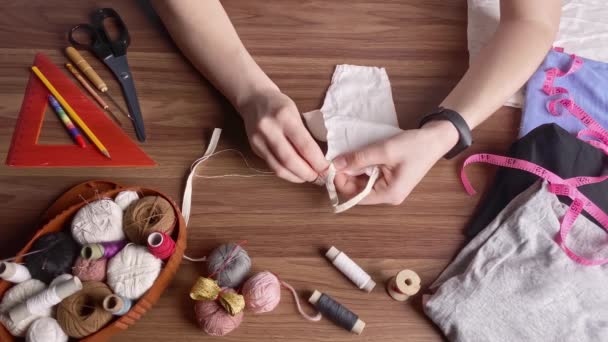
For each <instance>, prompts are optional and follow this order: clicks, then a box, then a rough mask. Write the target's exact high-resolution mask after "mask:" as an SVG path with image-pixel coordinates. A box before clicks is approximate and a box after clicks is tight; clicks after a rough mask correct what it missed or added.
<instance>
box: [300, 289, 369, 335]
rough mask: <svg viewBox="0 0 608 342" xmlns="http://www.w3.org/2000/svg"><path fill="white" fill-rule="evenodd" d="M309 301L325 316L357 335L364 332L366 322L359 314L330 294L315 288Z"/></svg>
mask: <svg viewBox="0 0 608 342" xmlns="http://www.w3.org/2000/svg"><path fill="white" fill-rule="evenodd" d="M308 302H309V303H310V304H312V305H314V306H315V307H316V308H317V310H319V311H320V312H321V314H323V316H325V317H327V318H329V319H330V320H332V321H333V322H334V323H336V324H337V325H339V326H341V327H343V328H344V329H346V330H348V331H350V332H353V333H355V334H357V335H360V334H361V333H362V332H363V329H364V328H365V322H363V321H362V320H361V319H359V316H357V315H356V314H355V313H354V312H352V311H350V310H349V309H348V308H347V307H345V306H344V305H342V304H340V303H338V302H337V301H336V300H335V299H333V298H331V297H330V296H328V295H326V294H324V293H321V292H319V291H317V290H315V292H313V294H312V296H310V298H309V299H308Z"/></svg>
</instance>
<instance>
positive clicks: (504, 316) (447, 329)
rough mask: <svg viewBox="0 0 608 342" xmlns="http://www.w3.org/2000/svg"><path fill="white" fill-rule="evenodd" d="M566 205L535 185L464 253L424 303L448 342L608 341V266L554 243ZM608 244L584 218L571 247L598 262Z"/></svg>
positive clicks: (543, 186)
mask: <svg viewBox="0 0 608 342" xmlns="http://www.w3.org/2000/svg"><path fill="white" fill-rule="evenodd" d="M567 208H568V207H567V206H566V205H564V204H562V203H560V202H559V200H558V199H557V197H556V196H555V195H554V194H551V193H549V192H548V191H547V188H546V184H545V183H540V182H539V183H536V184H535V185H533V186H532V187H531V188H529V189H528V190H526V191H525V192H523V193H521V194H520V195H519V196H518V197H516V198H515V199H514V200H513V201H512V202H511V203H510V204H509V205H508V206H507V207H506V208H505V209H504V210H503V211H502V212H501V213H500V215H498V217H496V219H495V220H494V221H493V222H492V223H491V224H490V225H489V226H488V227H487V228H486V229H485V230H483V231H482V232H481V233H480V234H479V235H477V237H475V239H473V240H472V241H471V242H470V243H469V244H468V245H467V246H466V247H465V248H464V249H463V250H462V251H461V253H460V254H459V255H458V256H457V257H456V259H455V260H454V262H453V263H452V264H450V265H449V266H448V267H447V268H446V269H445V271H444V272H443V273H442V274H441V275H440V276H439V278H438V279H437V280H436V281H435V283H434V284H433V285H432V286H431V290H432V291H435V293H434V294H433V295H432V296H431V297H430V299H429V300H428V301H427V302H426V303H425V306H424V309H425V312H426V314H427V315H428V316H429V317H430V318H431V319H432V320H433V321H434V322H435V323H436V324H437V325H438V326H439V327H440V328H441V330H442V331H443V333H444V334H445V335H446V336H447V337H448V339H449V340H451V341H509V342H514V341H594V342H597V341H608V264H607V265H602V266H584V265H581V264H578V263H576V262H574V261H573V260H572V259H570V258H569V257H568V256H567V255H566V254H565V253H564V251H563V250H562V249H561V248H560V247H559V245H558V244H557V243H556V242H555V237H556V234H558V232H559V227H560V219H561V217H562V216H563V215H564V213H565V212H566V210H567ZM607 241H608V234H607V233H606V231H604V230H601V229H597V227H596V226H595V225H594V224H593V223H592V222H591V221H589V220H588V219H587V218H585V217H584V216H582V215H581V216H579V217H578V218H577V220H576V222H575V224H574V227H573V228H572V231H571V233H570V236H569V237H568V246H569V247H570V248H571V249H573V250H575V251H576V252H577V253H578V254H579V255H582V256H585V257H589V258H600V257H606V255H608V250H607V248H606V246H607Z"/></svg>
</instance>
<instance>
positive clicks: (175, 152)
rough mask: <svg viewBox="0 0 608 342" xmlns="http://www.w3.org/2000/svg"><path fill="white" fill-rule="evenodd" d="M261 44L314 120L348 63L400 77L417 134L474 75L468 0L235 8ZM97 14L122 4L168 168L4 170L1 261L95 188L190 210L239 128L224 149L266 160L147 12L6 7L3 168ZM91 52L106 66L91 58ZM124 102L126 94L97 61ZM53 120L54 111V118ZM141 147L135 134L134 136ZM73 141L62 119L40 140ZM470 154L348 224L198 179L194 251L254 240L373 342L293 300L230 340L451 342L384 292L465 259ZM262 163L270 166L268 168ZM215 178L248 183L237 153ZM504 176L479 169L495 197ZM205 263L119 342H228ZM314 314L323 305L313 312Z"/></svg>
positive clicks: (497, 133)
mask: <svg viewBox="0 0 608 342" xmlns="http://www.w3.org/2000/svg"><path fill="white" fill-rule="evenodd" d="M223 3H224V6H225V7H226V10H227V11H228V13H229V15H230V17H231V18H232V20H233V22H234V24H235V26H236V28H237V31H238V32H239V33H240V36H241V38H242V40H243V41H244V43H245V45H246V46H247V48H248V49H249V51H250V52H251V54H252V55H253V56H254V58H255V59H256V60H257V62H258V63H259V64H260V65H261V66H262V68H263V69H264V70H265V71H266V72H267V73H268V74H269V75H270V77H271V78H272V79H273V80H274V81H275V82H276V83H277V84H278V85H279V86H280V87H281V89H282V90H283V91H284V92H285V93H286V94H288V95H290V96H291V97H292V98H293V99H294V101H295V102H296V103H297V105H298V107H299V109H300V110H301V111H302V112H305V111H309V110H312V109H316V108H318V107H319V106H320V105H321V103H322V100H323V97H324V93H325V91H326V89H327V86H328V84H329V81H330V77H331V75H332V72H333V68H334V66H335V65H336V64H343V63H348V64H358V65H374V66H383V67H386V68H387V71H388V74H389V77H390V80H391V82H392V87H393V98H394V100H395V105H396V108H397V112H398V115H399V120H400V123H401V125H402V127H404V128H409V127H413V126H414V125H415V123H416V121H417V119H418V118H419V117H420V115H421V114H423V113H424V112H425V111H427V110H429V109H431V108H432V107H433V106H435V105H437V104H438V103H439V102H440V101H441V100H442V98H443V97H444V96H445V95H446V94H447V93H448V92H449V90H450V89H451V88H452V87H453V86H454V84H455V83H456V82H457V81H458V79H459V78H460V76H461V75H462V74H463V73H464V72H465V70H466V67H467V65H468V62H467V60H468V54H467V49H466V1H465V0H450V1H447V0H432V1H416V0H383V1H372V0H356V1H353V0H332V1H324V0H308V1H298V0H266V1H248V0H225V1H223ZM97 7H113V8H115V9H116V10H117V11H118V12H119V13H120V14H121V16H122V18H123V20H124V21H125V22H126V24H127V26H128V28H129V31H130V34H131V40H132V43H131V46H130V48H129V51H128V57H129V63H130V66H131V70H132V72H133V76H134V79H135V83H136V86H137V91H138V95H139V101H140V104H141V107H142V112H143V113H144V118H145V123H146V128H147V132H148V142H146V143H145V144H143V145H141V146H142V148H143V149H144V150H145V151H146V153H148V155H150V156H151V157H152V158H153V159H154V160H155V161H156V162H157V163H158V166H157V167H155V168H147V169H129V168H116V169H109V168H90V169H88V168H87V169H76V168H71V169H70V168H50V169H43V168H38V169H36V168H11V167H7V166H5V165H2V166H0V202H1V203H2V205H1V206H0V217H2V220H1V222H0V233H1V234H2V238H0V244H1V247H0V257H2V258H4V257H9V256H11V255H14V253H15V252H16V251H17V250H18V249H19V248H20V247H21V246H23V244H24V243H25V242H26V241H27V240H29V238H30V237H31V236H32V234H33V233H34V231H35V230H36V229H37V217H38V216H39V215H40V214H41V213H42V212H43V211H44V209H45V208H46V207H47V206H49V205H50V204H51V203H52V201H53V200H54V199H55V198H56V197H57V196H58V195H60V194H61V193H62V192H63V191H65V190H66V189H68V188H69V187H71V186H72V185H74V184H76V183H78V182H82V181H85V180H91V179H111V180H114V181H117V182H120V183H123V184H137V185H142V186H146V187H152V188H156V189H158V190H160V191H162V192H165V193H167V194H168V195H170V196H172V197H173V198H175V199H176V200H177V201H178V202H179V201H180V200H181V194H182V187H183V185H184V181H185V175H186V172H187V170H188V168H189V166H190V163H191V162H192V161H193V160H194V159H195V158H197V157H199V156H200V155H201V154H202V153H203V151H204V148H205V146H206V142H207V140H208V138H209V136H210V133H211V130H212V128H213V127H220V126H221V127H223V128H224V134H223V136H222V139H221V144H220V148H236V149H239V150H241V151H244V152H245V153H246V155H247V156H248V158H250V159H253V155H252V153H251V152H250V150H249V148H248V145H247V143H246V139H245V133H244V130H243V128H242V124H241V123H240V121H239V118H238V116H237V114H236V113H235V111H234V110H233V109H232V108H231V107H230V105H229V104H227V102H226V100H224V99H223V98H222V96H221V95H220V94H219V93H218V92H217V91H216V90H214V89H213V88H212V87H211V86H210V85H209V84H208V83H207V82H206V81H205V80H204V79H203V78H202V77H201V76H199V75H198V74H197V73H196V72H195V70H194V69H193V68H192V66H191V65H190V64H189V63H188V62H187V61H186V60H185V59H184V57H183V56H182V55H180V53H179V51H178V50H177V49H176V47H175V46H174V45H173V43H172V42H171V40H170V38H169V37H168V35H167V33H166V32H165V31H164V29H163V28H162V26H161V25H160V22H159V20H158V18H157V17H155V15H154V12H153V11H152V10H151V8H150V7H149V4H147V3H146V1H134V0H133V1H118V0H116V1H94V0H87V1H84V0H83V1H68V0H55V1H43V0H30V1H8V0H1V1H0V8H2V12H3V20H2V23H0V75H2V76H1V77H0V142H1V144H0V159H1V160H5V159H6V155H7V152H8V149H9V145H10V141H11V137H12V134H13V128H14V125H15V122H16V119H17V113H18V112H19V108H20V106H21V101H22V99H23V94H24V90H25V86H26V83H27V80H28V78H29V75H30V73H29V72H28V67H29V66H30V65H31V63H32V61H33V58H34V54H35V53H36V52H44V53H46V54H48V55H50V56H51V57H52V59H53V60H54V61H55V62H56V63H58V64H62V63H64V62H65V61H66V59H65V57H64V56H63V54H62V49H63V48H64V47H65V46H66V44H67V40H66V32H67V30H68V29H69V28H70V27H71V26H72V25H73V24H76V23H79V22H84V21H85V20H88V14H89V13H90V11H92V10H93V9H94V8H97ZM86 56H90V55H86ZM89 61H91V62H92V64H93V65H94V67H95V68H96V69H97V70H99V71H100V73H101V75H102V78H104V79H105V80H106V81H107V82H108V84H109V86H110V89H111V91H112V93H113V94H114V95H115V97H119V98H120V94H119V91H118V89H119V88H118V84H117V83H116V82H115V80H113V79H112V78H111V76H110V74H109V72H108V71H107V70H106V69H104V68H103V67H102V65H101V64H100V62H99V61H97V60H93V59H92V58H89ZM49 114H50V115H49ZM518 121H519V112H518V111H516V110H513V109H506V108H504V109H501V110H500V111H499V112H498V113H497V114H495V115H494V116H493V117H492V118H491V119H489V120H488V121H487V122H485V123H484V124H483V125H481V126H480V127H479V128H477V129H476V130H475V132H474V138H475V145H474V147H473V148H471V149H470V151H468V152H467V153H466V154H467V155H468V154H471V153H473V152H479V151H491V152H498V153H500V152H504V151H505V150H506V149H507V148H508V146H509V144H510V143H511V142H512V141H513V139H514V138H515V135H516V128H517V125H518ZM127 131H128V133H129V134H130V136H131V137H133V138H134V133H133V129H132V128H130V127H129V128H128V129H127ZM55 142H62V143H63V142H67V143H69V138H68V137H67V135H66V134H65V132H64V129H63V127H62V126H61V125H60V124H59V123H58V120H57V119H56V117H55V116H54V115H53V114H51V113H47V118H46V119H45V122H44V124H43V128H42V133H41V136H40V142H39V143H55ZM463 158H464V156H461V157H460V158H457V159H455V160H452V161H440V162H439V163H438V164H437V165H436V166H435V167H434V168H433V169H432V170H431V171H430V173H429V174H428V176H427V177H426V178H425V179H424V180H423V181H422V182H421V183H420V185H419V186H418V187H417V188H416V189H415V191H414V192H413V193H412V194H411V195H410V197H409V198H408V199H407V200H406V202H405V203H403V204H402V205H401V206H397V207H393V206H375V207H366V206H358V207H355V208H354V209H352V210H350V211H348V212H346V213H344V214H341V215H335V214H332V213H331V211H330V205H329V203H328V200H327V198H326V197H327V196H326V192H325V191H324V189H322V188H318V187H316V186H314V185H296V184H290V183H287V182H284V181H280V180H279V179H276V178H274V177H257V178H246V179H236V178H226V179H216V180H205V179H201V178H199V179H197V180H196V181H195V189H194V198H193V207H194V208H193V215H192V218H191V221H190V222H191V223H190V227H189V228H188V229H189V237H188V249H187V254H188V255H190V256H193V257H198V256H204V255H206V254H207V253H208V252H209V251H210V250H211V249H212V248H214V247H215V246H217V245H218V244H220V243H223V242H228V241H240V240H243V239H246V240H248V242H249V243H248V245H247V250H248V251H249V254H250V256H251V257H252V259H253V265H254V270H257V271H260V270H271V271H273V272H276V273H278V274H279V275H280V276H281V277H282V278H283V279H284V280H286V281H288V282H289V283H291V284H292V285H293V286H295V288H296V289H298V291H299V292H300V294H301V295H300V297H301V298H302V299H305V298H307V297H308V295H309V294H310V293H311V291H312V290H314V289H319V290H321V291H323V292H326V293H328V294H331V295H332V296H333V297H334V298H336V299H338V300H339V301H340V302H342V303H344V304H346V305H347V306H348V307H349V308H351V309H352V310H353V311H354V312H356V313H358V314H359V315H360V317H361V318H362V319H363V320H364V321H366V322H367V327H366V329H365V331H364V333H363V335H361V336H356V335H353V334H350V333H348V332H345V331H344V330H342V329H341V328H338V327H336V326H334V325H333V324H331V323H329V322H328V321H327V320H324V321H322V322H319V323H310V322H307V321H305V320H304V319H302V318H301V317H300V316H299V315H298V314H297V313H296V311H295V306H294V303H293V300H292V298H291V297H290V296H289V295H288V293H287V292H285V291H284V292H283V299H282V302H281V305H279V307H278V308H277V309H276V310H275V311H274V312H272V313H269V314H265V315H260V316H254V315H252V314H249V313H248V314H246V317H245V320H244V322H243V324H242V325H241V327H240V328H239V329H238V330H236V331H234V332H233V333H232V334H230V335H228V336H227V337H224V338H223V340H224V341H351V340H352V341H355V340H358V341H397V340H399V341H438V340H441V339H442V338H441V334H440V332H439V330H438V329H437V328H435V327H434V325H433V324H432V323H431V322H430V320H429V319H428V318H426V316H425V315H424V314H423V312H422V308H421V297H420V295H418V296H416V297H415V298H412V299H411V300H410V301H408V302H406V303H399V302H395V301H392V300H390V299H389V297H388V296H387V294H386V292H385V290H384V285H385V282H386V281H387V280H388V279H389V278H390V277H391V276H393V275H394V274H395V273H396V272H397V271H399V270H401V269H403V268H410V269H413V270H415V271H417V272H418V273H419V274H420V276H421V277H422V281H423V286H424V287H425V288H426V287H427V286H428V285H429V284H430V283H431V282H432V281H433V280H434V279H435V278H436V277H437V275H438V274H439V273H440V272H441V270H442V269H443V268H444V267H445V266H446V265H447V264H448V263H449V262H450V260H451V258H452V257H453V256H454V255H455V253H457V251H458V249H459V246H460V245H461V243H462V241H463V235H462V232H463V229H464V227H465V225H466V223H467V221H468V219H469V217H470V216H471V214H472V213H473V211H474V208H475V206H476V203H477V202H478V201H479V196H477V197H468V196H467V195H466V193H465V192H464V191H463V189H462V187H461V185H460V181H459V178H458V171H459V166H460V165H461V163H462V159H463ZM254 164H256V165H260V166H261V165H263V162H262V161H260V160H254ZM201 172H202V173H204V174H207V175H213V174H222V173H226V172H241V173H242V172H247V170H246V169H245V168H244V164H243V162H242V161H241V160H240V159H239V158H238V156H236V155H232V154H226V155H223V156H219V157H217V158H215V159H213V160H211V161H210V162H209V163H208V164H206V166H205V168H204V169H203V170H202V171H201ZM493 173H494V170H493V169H492V168H489V167H472V168H471V169H470V170H469V175H470V176H471V179H472V181H473V183H474V184H475V185H476V186H477V188H478V189H479V190H483V189H484V188H485V186H486V185H487V183H488V181H489V179H490V176H491V175H492V174H493ZM331 245H336V246H337V247H338V248H340V249H342V250H344V251H346V252H347V253H348V254H349V255H350V256H351V257H352V258H353V259H354V260H356V261H357V262H358V263H359V264H360V265H361V266H362V267H363V268H364V269H366V270H367V271H368V272H369V273H370V274H371V275H372V276H373V278H374V279H375V280H376V281H377V283H378V286H377V287H376V288H375V289H374V291H373V292H372V293H370V294H365V293H363V292H361V291H359V290H357V289H356V288H355V286H354V285H353V284H351V283H350V282H349V281H348V280H347V279H346V278H345V277H344V276H342V275H341V274H340V273H339V271H337V270H336V269H335V268H334V267H333V266H332V265H331V264H330V263H328V261H327V260H326V259H325V258H324V257H323V252H324V249H326V248H327V247H329V246H331ZM202 272H203V265H201V264H191V263H187V262H185V261H184V263H183V266H182V267H181V269H180V271H179V272H178V274H177V276H176V278H175V280H174V281H173V283H172V285H171V286H170V287H169V288H168V289H167V291H166V293H165V294H164V295H163V296H162V298H161V299H160V300H159V302H158V303H157V304H156V305H155V307H154V308H153V310H151V311H149V312H148V313H147V314H146V315H145V316H144V317H143V318H142V319H141V321H140V322H139V323H138V324H137V325H135V326H134V327H133V328H131V329H129V330H128V331H126V332H124V333H122V334H120V335H118V336H116V337H115V338H114V340H115V341H131V342H136V341H146V342H147V341H173V340H176V341H177V340H183V341H186V340H188V341H193V340H204V341H207V340H216V339H217V340H220V339H219V338H212V337H209V336H206V335H205V334H204V333H203V332H202V331H200V330H199V329H198V328H197V326H196V325H195V323H194V319H193V309H192V307H193V303H192V301H191V300H190V299H189V298H188V291H189V288H190V286H191V285H192V283H193V281H194V280H195V278H196V277H197V276H198V275H201V274H202ZM307 309H308V310H310V308H308V307H307Z"/></svg>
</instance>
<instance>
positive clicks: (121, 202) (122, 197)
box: [114, 190, 139, 211]
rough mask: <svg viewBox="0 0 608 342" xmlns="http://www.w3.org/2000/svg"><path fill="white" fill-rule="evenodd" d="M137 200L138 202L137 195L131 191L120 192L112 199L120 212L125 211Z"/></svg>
mask: <svg viewBox="0 0 608 342" xmlns="http://www.w3.org/2000/svg"><path fill="white" fill-rule="evenodd" d="M137 200H139V195H138V194H137V192H136V191H133V190H126V191H121V192H119V193H118V195H116V197H115V198H114V202H116V204H118V206H119V207H120V209H122V211H125V210H127V208H128V207H129V206H130V205H131V204H133V203H135V202H137Z"/></svg>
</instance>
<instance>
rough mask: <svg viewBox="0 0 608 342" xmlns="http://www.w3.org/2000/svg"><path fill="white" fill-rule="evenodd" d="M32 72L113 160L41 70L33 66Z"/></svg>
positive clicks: (105, 154)
mask: <svg viewBox="0 0 608 342" xmlns="http://www.w3.org/2000/svg"><path fill="white" fill-rule="evenodd" d="M32 71H33V72H34V74H36V76H38V78H39V79H40V80H41V81H42V83H44V85H45V86H46V87H47V89H48V90H49V91H50V92H51V94H53V96H55V98H56V99H57V101H59V103H61V105H62V106H63V109H65V111H66V112H67V113H68V115H69V116H70V119H72V121H74V122H75V123H76V124H77V125H78V126H80V128H81V129H82V131H83V132H84V134H86V135H87V137H89V139H91V141H92V142H93V144H95V146H97V148H98V149H99V151H100V152H101V153H103V155H104V156H106V157H108V158H110V159H112V158H111V157H110V153H109V152H108V150H107V149H106V147H105V146H103V144H102V143H101V141H99V139H97V137H96V136H95V134H93V132H92V131H91V130H90V129H89V127H88V126H87V124H85V123H84V121H82V119H81V118H80V117H79V116H78V114H76V112H75V111H74V109H72V107H70V105H69V104H68V103H67V101H66V100H65V99H64V98H63V96H61V94H59V92H58V91H57V89H55V87H53V85H52V84H51V82H50V81H49V80H48V79H47V78H46V77H45V76H44V74H43V73H42V72H41V71H40V69H38V67H35V66H33V67H32Z"/></svg>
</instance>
